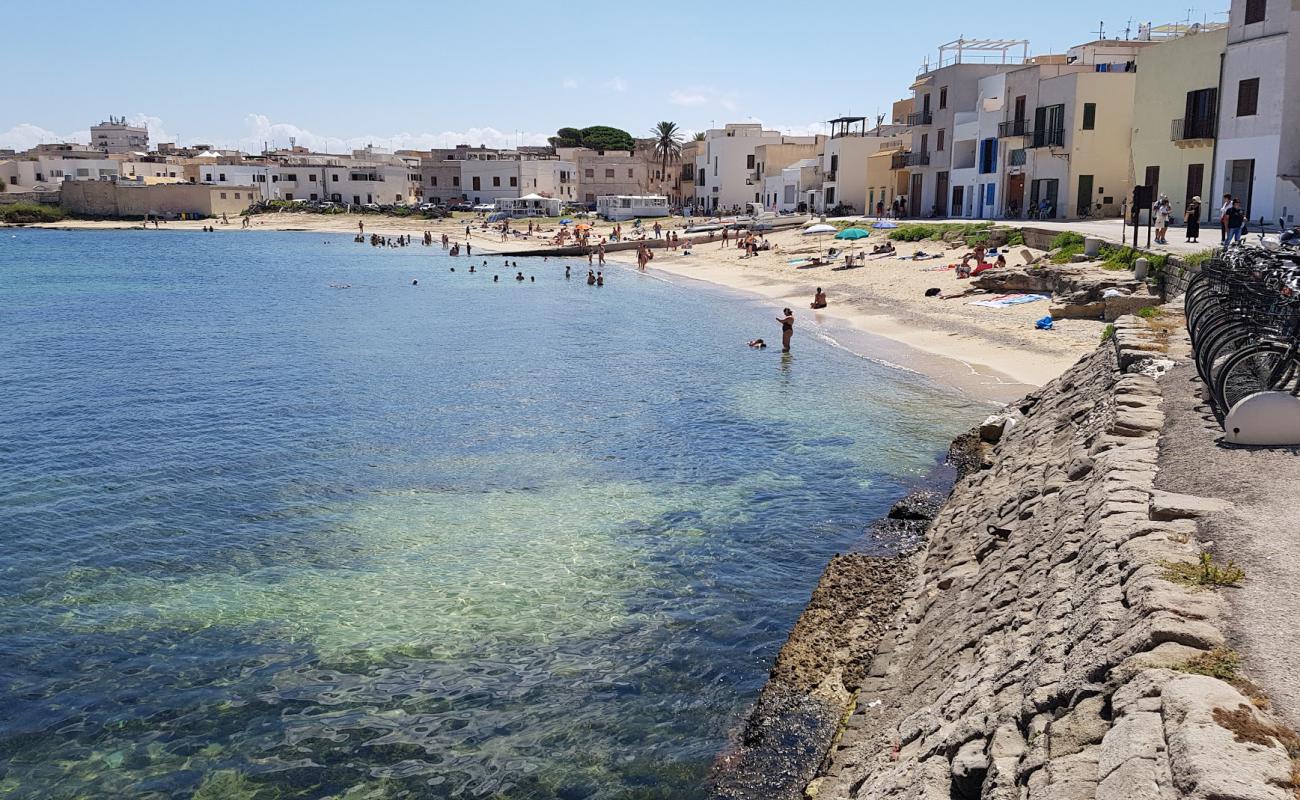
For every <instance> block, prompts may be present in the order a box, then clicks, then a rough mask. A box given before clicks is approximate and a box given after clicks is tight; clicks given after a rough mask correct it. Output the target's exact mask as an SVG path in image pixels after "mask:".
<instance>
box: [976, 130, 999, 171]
mask: <svg viewBox="0 0 1300 800" xmlns="http://www.w3.org/2000/svg"><path fill="white" fill-rule="evenodd" d="M979 166H980V173H981V174H984V175H987V174H988V173H990V172H996V171H997V169H998V140H997V139H994V138H989V139H982V140H981V141H980V163H979Z"/></svg>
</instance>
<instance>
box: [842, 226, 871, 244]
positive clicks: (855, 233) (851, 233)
mask: <svg viewBox="0 0 1300 800" xmlns="http://www.w3.org/2000/svg"><path fill="white" fill-rule="evenodd" d="M870 235H871V231H864V230H862V229H861V228H845V229H844V230H842V231H840V232H839V233H837V234H835V238H836V239H848V240H849V241H853V240H854V239H865V238H867V237H868V236H870Z"/></svg>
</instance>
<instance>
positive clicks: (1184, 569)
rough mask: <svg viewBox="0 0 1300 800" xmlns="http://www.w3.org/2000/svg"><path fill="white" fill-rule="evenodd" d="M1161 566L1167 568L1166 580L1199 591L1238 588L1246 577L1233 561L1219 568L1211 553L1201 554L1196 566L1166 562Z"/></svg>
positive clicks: (1243, 571)
mask: <svg viewBox="0 0 1300 800" xmlns="http://www.w3.org/2000/svg"><path fill="white" fill-rule="evenodd" d="M1161 566H1163V567H1164V568H1165V572H1164V575H1163V577H1164V579H1165V580H1167V581H1172V582H1173V583H1181V584H1182V585H1184V586H1192V587H1195V588H1198V589H1199V588H1204V587H1206V586H1236V585H1237V584H1238V583H1240V582H1241V581H1242V580H1243V579H1244V578H1245V577H1246V572H1245V570H1243V569H1241V567H1238V566H1237V565H1236V564H1234V563H1232V562H1231V561H1229V562H1228V563H1227V564H1226V565H1224V566H1219V565H1218V564H1216V563H1214V556H1211V555H1210V554H1209V553H1201V558H1200V560H1199V561H1198V562H1197V563H1195V564H1188V563H1186V562H1181V561H1180V562H1170V561H1166V562H1163V563H1162V564H1161Z"/></svg>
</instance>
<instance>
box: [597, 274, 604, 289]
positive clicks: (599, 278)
mask: <svg viewBox="0 0 1300 800" xmlns="http://www.w3.org/2000/svg"><path fill="white" fill-rule="evenodd" d="M596 285H597V286H604V285H605V276H604V274H602V273H600V272H597V273H596Z"/></svg>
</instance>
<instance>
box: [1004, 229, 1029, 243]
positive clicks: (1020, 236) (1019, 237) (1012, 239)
mask: <svg viewBox="0 0 1300 800" xmlns="http://www.w3.org/2000/svg"><path fill="white" fill-rule="evenodd" d="M1024 243H1025V232H1024V231H1022V230H1020V229H1019V228H1012V229H1011V233H1010V235H1008V236H1007V247H1022V246H1023V245H1024Z"/></svg>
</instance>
